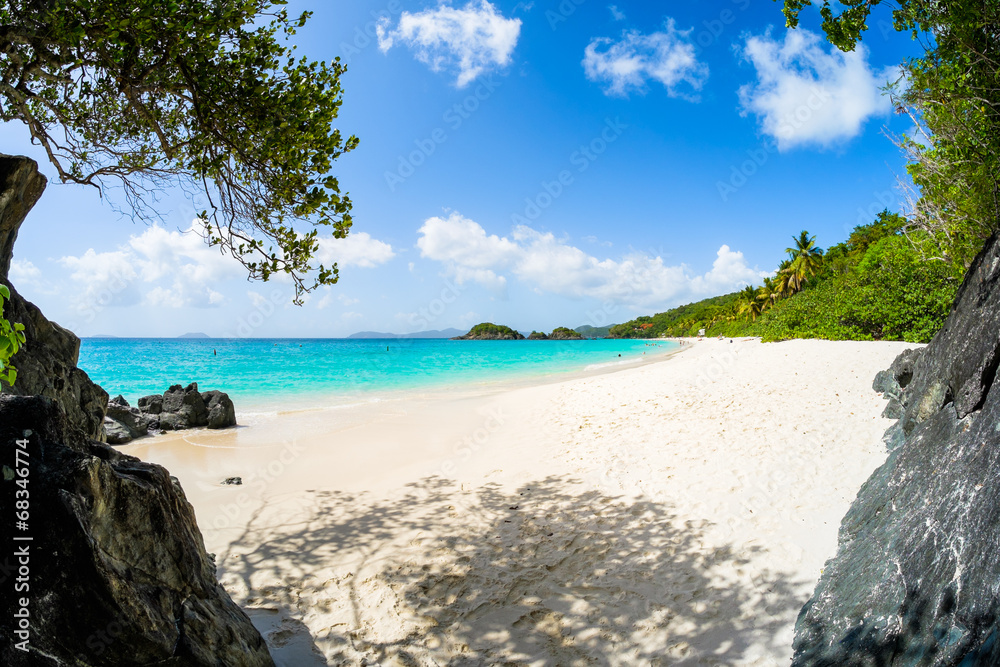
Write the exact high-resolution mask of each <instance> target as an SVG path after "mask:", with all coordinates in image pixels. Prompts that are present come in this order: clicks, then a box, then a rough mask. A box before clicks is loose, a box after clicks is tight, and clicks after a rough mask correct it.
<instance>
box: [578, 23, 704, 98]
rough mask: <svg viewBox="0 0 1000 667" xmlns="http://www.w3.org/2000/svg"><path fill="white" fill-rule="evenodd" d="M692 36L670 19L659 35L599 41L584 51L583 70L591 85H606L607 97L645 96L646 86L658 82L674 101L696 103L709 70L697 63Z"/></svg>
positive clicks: (634, 33) (627, 33)
mask: <svg viewBox="0 0 1000 667" xmlns="http://www.w3.org/2000/svg"><path fill="white" fill-rule="evenodd" d="M690 35H691V31H690V30H678V29H677V26H676V25H675V23H674V20H673V19H667V22H666V24H665V25H664V29H663V30H662V31H660V32H653V33H650V34H648V35H645V34H642V33H640V32H638V31H636V30H628V31H625V32H624V33H623V34H622V38H621V39H620V40H618V41H614V40H611V39H608V38H606V37H599V38H596V39H593V40H591V42H590V44H588V45H587V48H586V49H585V50H584V58H583V70H584V72H585V73H586V75H587V78H588V79H590V80H591V81H597V82H602V83H604V84H606V86H605V89H604V92H605V93H606V94H607V95H621V96H624V95H628V93H629V91H631V90H635V91H639V92H643V91H645V90H646V84H647V82H649V81H657V82H659V83H661V84H662V85H663V87H664V88H666V89H667V94H668V95H670V96H671V97H682V98H685V99H695V98H696V95H697V93H698V91H700V90H701V87H702V85H704V83H705V79H707V78H708V66H707V65H705V64H704V63H702V62H700V61H699V60H698V57H697V55H696V54H695V50H694V44H692V43H691V40H690V39H689V37H690Z"/></svg>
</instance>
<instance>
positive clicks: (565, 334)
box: [528, 327, 583, 340]
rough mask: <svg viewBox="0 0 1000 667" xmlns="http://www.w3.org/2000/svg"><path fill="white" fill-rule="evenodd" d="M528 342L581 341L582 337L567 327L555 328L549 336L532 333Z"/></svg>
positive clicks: (536, 332) (541, 333) (537, 332)
mask: <svg viewBox="0 0 1000 667" xmlns="http://www.w3.org/2000/svg"><path fill="white" fill-rule="evenodd" d="M528 340H583V335H582V334H581V333H580V332H579V331H575V330H573V329H570V328H568V327H556V328H555V329H553V330H552V333H550V334H545V333H543V332H541V331H532V332H531V335H530V336H528Z"/></svg>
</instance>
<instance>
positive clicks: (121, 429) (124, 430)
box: [104, 395, 149, 445]
mask: <svg viewBox="0 0 1000 667" xmlns="http://www.w3.org/2000/svg"><path fill="white" fill-rule="evenodd" d="M104 431H105V433H106V434H107V437H108V440H107V441H108V443H109V444H112V445H122V444H125V443H126V442H131V441H132V440H135V439H136V438H141V437H142V436H144V435H146V434H147V433H149V419H148V418H147V417H146V415H144V414H142V412H140V411H139V408H133V407H131V406H130V405H129V404H128V401H127V400H125V397H124V396H120V395H119V396H115V397H114V398H113V399H111V400H110V401H108V412H107V416H106V417H105V418H104Z"/></svg>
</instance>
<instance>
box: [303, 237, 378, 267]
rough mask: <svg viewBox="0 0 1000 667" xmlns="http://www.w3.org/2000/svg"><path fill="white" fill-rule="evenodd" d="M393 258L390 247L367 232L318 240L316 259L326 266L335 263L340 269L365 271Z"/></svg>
mask: <svg viewBox="0 0 1000 667" xmlns="http://www.w3.org/2000/svg"><path fill="white" fill-rule="evenodd" d="M395 256H396V253H395V252H394V251H393V249H392V246H391V245H389V244H388V243H385V242H384V241H379V240H378V239H374V238H372V236H371V234H369V233H368V232H355V233H352V234H348V235H347V238H343V239H335V238H323V239H319V250H318V251H317V253H316V259H317V260H318V261H320V262H322V263H323V264H326V265H327V266H329V265H330V264H332V263H333V262H337V264H338V265H340V267H341V268H343V267H348V266H357V267H361V268H365V269H372V268H375V267H376V266H378V265H380V264H385V263H386V262H388V261H389V260H390V259H392V258H393V257H395Z"/></svg>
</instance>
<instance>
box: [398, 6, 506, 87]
mask: <svg viewBox="0 0 1000 667" xmlns="http://www.w3.org/2000/svg"><path fill="white" fill-rule="evenodd" d="M520 34H521V20H520V19H508V18H505V17H504V16H503V15H502V14H500V12H498V11H497V8H496V7H494V6H493V5H492V4H491V3H489V2H487V1H486V0H479V2H478V3H477V2H470V3H468V4H467V5H465V6H464V7H462V8H461V9H457V8H455V7H451V6H449V5H440V6H438V7H436V8H434V9H426V10H424V11H422V12H419V13H416V14H411V13H410V12H403V13H402V15H401V16H400V17H399V23H398V24H397V25H396V27H394V28H391V27H390V20H389V19H388V18H387V17H384V18H382V19H381V20H380V21H379V24H378V44H379V48H380V49H382V51H383V52H386V51H388V50H389V49H391V48H392V47H393V46H394V45H395V44H396V43H397V42H398V43H400V44H403V45H405V46H407V47H409V48H410V50H412V51H413V53H414V55H415V56H416V58H417V60H419V61H421V62H423V63H425V64H427V65H428V66H429V67H430V68H431V69H432V70H433V71H435V72H440V71H442V70H445V69H447V70H449V71H457V75H458V79H457V81H456V85H457V86H458V87H459V88H462V87H463V86H466V85H468V84H469V82H471V81H472V80H473V79H475V78H476V77H478V76H479V75H480V74H482V73H483V72H485V71H487V70H489V69H491V68H494V67H505V66H507V65H508V64H509V63H510V57H511V54H512V53H513V52H514V47H515V46H516V45H517V39H518V37H519V36H520Z"/></svg>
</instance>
